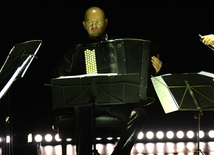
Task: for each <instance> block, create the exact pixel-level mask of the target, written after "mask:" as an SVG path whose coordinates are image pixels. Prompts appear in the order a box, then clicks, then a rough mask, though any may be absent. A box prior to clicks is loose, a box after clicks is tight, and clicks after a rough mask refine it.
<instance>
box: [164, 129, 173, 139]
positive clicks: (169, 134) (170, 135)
mask: <svg viewBox="0 0 214 155" xmlns="http://www.w3.org/2000/svg"><path fill="white" fill-rule="evenodd" d="M166 137H167V138H168V139H172V138H173V137H174V133H173V132H172V131H168V132H167V133H166Z"/></svg>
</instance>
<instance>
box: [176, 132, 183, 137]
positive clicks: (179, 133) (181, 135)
mask: <svg viewBox="0 0 214 155" xmlns="http://www.w3.org/2000/svg"><path fill="white" fill-rule="evenodd" d="M176 136H177V137H178V138H179V139H181V138H183V137H184V132H183V131H178V132H177V133H176Z"/></svg>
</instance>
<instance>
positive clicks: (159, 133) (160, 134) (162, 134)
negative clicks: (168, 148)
mask: <svg viewBox="0 0 214 155" xmlns="http://www.w3.org/2000/svg"><path fill="white" fill-rule="evenodd" d="M156 137H157V138H158V139H162V138H163V137H164V133H163V132H162V131H158V132H157V133H156Z"/></svg>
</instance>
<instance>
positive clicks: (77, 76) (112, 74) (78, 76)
mask: <svg viewBox="0 0 214 155" xmlns="http://www.w3.org/2000/svg"><path fill="white" fill-rule="evenodd" d="M114 75H117V73H105V74H82V75H73V76H60V77H58V78H55V79H68V78H82V77H93V76H114Z"/></svg>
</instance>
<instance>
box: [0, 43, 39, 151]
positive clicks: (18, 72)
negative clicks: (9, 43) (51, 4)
mask: <svg viewBox="0 0 214 155" xmlns="http://www.w3.org/2000/svg"><path fill="white" fill-rule="evenodd" d="M41 44H42V40H31V41H26V42H23V43H19V44H16V45H14V46H13V48H12V49H11V50H10V52H9V54H8V56H7V58H6V60H5V62H4V64H3V66H2V68H1V70H0V82H2V83H6V84H5V86H4V87H3V89H2V90H1V92H0V99H2V97H3V96H5V94H6V93H7V92H8V90H9V88H10V87H11V85H12V84H13V82H14V81H15V80H17V79H18V78H22V77H23V76H24V75H25V73H26V71H27V69H28V67H29V65H30V64H31V62H32V61H33V59H34V57H36V54H37V52H38V50H39V48H40V46H41ZM9 104H10V103H8V105H7V106H8V109H10V105H9ZM6 116H7V118H6V122H5V124H6V135H5V137H4V138H6V136H7V135H8V134H9V136H10V140H11V141H12V138H13V135H12V127H11V126H12V125H10V124H11V122H12V120H11V112H10V111H8V114H6ZM7 132H9V133H7ZM4 143H5V148H4V149H5V152H4V151H3V154H4V155H5V154H7V155H12V154H13V145H12V142H10V143H9V148H7V145H6V140H4ZM4 149H3V150H4ZM7 149H8V150H7ZM7 151H8V152H7Z"/></svg>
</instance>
